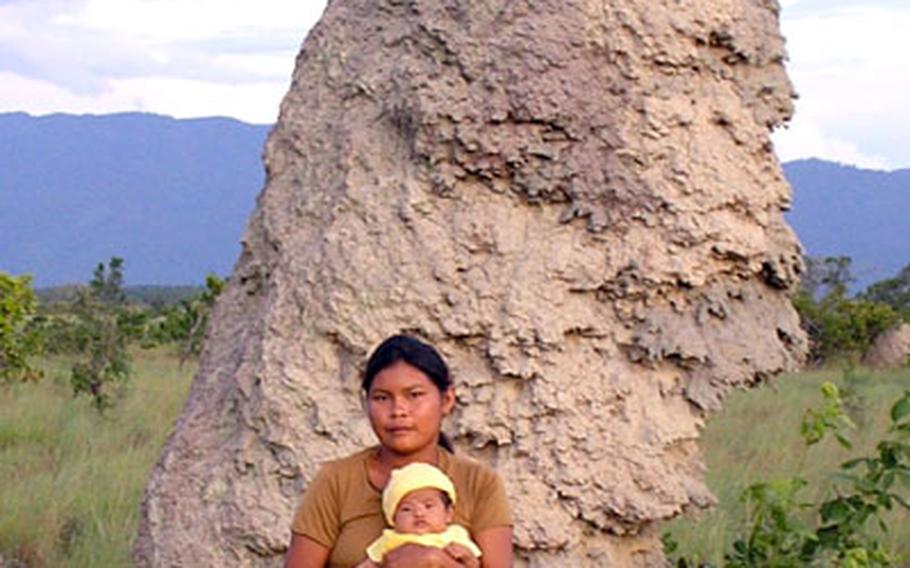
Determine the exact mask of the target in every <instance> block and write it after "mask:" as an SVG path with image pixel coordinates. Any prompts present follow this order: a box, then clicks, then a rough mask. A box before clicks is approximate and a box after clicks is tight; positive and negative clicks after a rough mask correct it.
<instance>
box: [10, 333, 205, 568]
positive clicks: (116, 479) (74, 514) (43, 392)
mask: <svg viewBox="0 0 910 568" xmlns="http://www.w3.org/2000/svg"><path fill="white" fill-rule="evenodd" d="M69 365H70V361H68V360H67V359H65V358H51V359H48V360H46V361H45V362H44V363H43V367H44V370H45V373H46V376H45V378H44V380H43V381H42V382H41V383H38V384H23V385H15V386H12V387H3V388H0V479H2V480H3V481H2V483H0V554H3V556H5V557H6V558H7V559H8V560H9V559H17V560H19V561H21V562H23V563H25V564H26V565H28V566H72V567H76V566H80V567H81V566H84V567H97V566H104V567H116V566H129V565H130V562H129V550H130V545H131V541H132V539H133V536H134V534H135V531H136V527H137V522H138V505H139V501H140V499H141V493H142V488H143V486H144V484H145V481H146V479H147V477H148V474H149V471H150V469H151V466H152V464H153V463H154V461H155V459H157V456H158V454H159V452H160V450H161V446H162V444H163V442H164V439H165V437H166V436H167V434H168V432H169V430H170V427H171V425H172V424H173V422H174V419H175V417H176V416H177V414H178V413H179V411H180V407H181V405H182V404H183V401H184V399H185V398H186V394H187V390H188V386H189V382H190V380H189V379H190V377H191V374H192V372H193V369H191V368H189V366H187V367H185V368H184V369H182V370H180V369H178V365H177V361H176V357H174V356H172V355H169V354H168V353H166V352H165V351H163V350H161V351H137V352H136V353H134V370H135V375H134V378H133V380H132V382H131V383H130V384H129V385H128V386H127V387H126V388H125V389H124V390H123V391H122V392H121V393H119V395H120V398H119V399H118V400H117V401H116V404H115V406H114V408H113V409H112V410H110V411H108V412H107V413H105V414H104V415H99V414H98V413H97V412H96V411H95V410H94V408H93V407H92V406H91V404H90V401H89V400H88V398H87V397H81V398H73V395H72V391H71V389H70V386H69Z"/></svg>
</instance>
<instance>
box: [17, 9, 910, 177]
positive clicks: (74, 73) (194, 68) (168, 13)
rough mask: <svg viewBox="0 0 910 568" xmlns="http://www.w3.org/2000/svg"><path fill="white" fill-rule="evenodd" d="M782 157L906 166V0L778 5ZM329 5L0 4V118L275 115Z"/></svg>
mask: <svg viewBox="0 0 910 568" xmlns="http://www.w3.org/2000/svg"><path fill="white" fill-rule="evenodd" d="M780 2H781V5H782V17H781V20H782V21H781V27H782V30H783V33H784V35H785V37H786V38H787V51H788V55H789V61H788V62H787V67H788V71H789V73H790V77H791V80H792V81H793V83H794V85H795V86H796V90H797V92H798V93H799V99H798V100H797V102H796V116H795V118H794V119H793V121H792V122H791V123H790V124H789V125H788V127H786V128H782V129H780V130H779V131H778V132H776V133H775V135H774V142H775V148H776V150H777V152H778V155H779V156H780V157H781V159H782V160H784V161H788V160H793V159H798V158H807V157H819V158H824V159H828V160H833V161H838V162H842V163H847V164H853V165H856V166H860V167H865V168H873V169H886V170H891V169H898V168H910V136H906V135H905V134H906V133H907V132H908V131H910V105H908V104H906V100H907V98H908V96H907V93H910V57H908V55H907V54H910V0H780ZM324 7H325V0H257V1H256V2H229V1H226V0H0V112H13V111H24V112H28V113H29V114H33V115H43V114H49V113H53V112H68V113H77V114H104V113H111V112H121V111H134V110H138V111H146V112H154V113H159V114H165V115H170V116H174V117H178V118H188V117H199V116H231V117H235V118H238V119H240V120H244V121H247V122H254V123H259V124H268V123H271V122H273V121H274V120H275V119H276V118H277V115H278V105H279V103H280V101H281V98H282V97H283V96H284V93H285V92H286V90H287V88H288V86H289V84H290V77H291V72H292V71H293V66H294V58H295V55H296V54H297V51H298V50H299V48H300V45H301V43H302V41H303V39H304V38H305V37H306V33H307V31H308V30H309V29H310V27H311V26H312V25H313V24H314V23H315V22H316V21H317V20H318V18H319V17H320V15H321V14H322V11H323V9H324Z"/></svg>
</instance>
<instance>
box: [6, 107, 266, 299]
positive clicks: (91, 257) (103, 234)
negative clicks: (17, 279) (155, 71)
mask: <svg viewBox="0 0 910 568" xmlns="http://www.w3.org/2000/svg"><path fill="white" fill-rule="evenodd" d="M269 128H270V127H269V126H254V125H250V124H244V123H242V122H239V121H236V120H233V119H226V118H206V119H195V120H175V119H173V118H167V117H163V116H156V115H150V114H139V113H126V114H113V115H101V116H73V115H65V114H55V115H50V116H43V117H32V116H29V115H26V114H23V113H12V114H0V270H4V271H7V272H11V273H14V274H19V273H23V272H29V273H32V274H33V275H34V277H35V283H36V285H38V286H53V285H60V284H66V283H73V282H86V281H87V280H89V278H90V277H91V273H92V269H93V268H94V267H95V265H96V264H97V263H98V262H99V261H106V260H107V259H108V258H110V257H111V256H114V255H116V256H121V257H123V258H124V259H125V275H126V281H127V282H128V283H132V284H200V283H202V281H203V280H204V278H205V275H206V274H207V273H209V272H214V273H217V274H219V275H222V276H225V275H227V274H228V273H229V272H230V271H231V269H232V268H233V264H234V262H235V260H236V258H237V256H238V254H239V252H240V246H239V242H240V237H241V235H242V232H243V229H244V226H245V222H246V219H247V217H248V216H249V213H250V211H252V209H253V205H254V201H255V197H256V195H257V194H258V193H259V191H260V190H261V188H262V185H263V181H264V174H263V167H262V163H261V159H260V156H261V153H262V147H263V143H264V141H265V137H266V135H267V133H268V130H269Z"/></svg>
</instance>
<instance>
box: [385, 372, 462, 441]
mask: <svg viewBox="0 0 910 568" xmlns="http://www.w3.org/2000/svg"><path fill="white" fill-rule="evenodd" d="M454 405H455V394H454V393H453V392H452V389H448V390H447V391H445V392H444V393H440V392H439V389H438V388H436V385H435V384H433V381H431V380H430V379H429V377H427V376H426V375H425V374H424V373H423V372H422V371H420V370H419V369H417V368H416V367H412V366H411V365H409V364H407V363H405V362H404V361H398V362H396V363H393V364H392V365H390V366H388V367H386V368H385V369H383V370H382V371H380V372H379V373H377V374H376V376H375V377H374V378H373V384H372V385H371V386H370V392H369V393H367V412H368V414H369V416H370V425H371V426H372V427H373V431H374V432H375V433H376V436H377V437H378V438H379V442H380V443H381V444H382V445H383V446H384V447H385V448H387V449H389V450H391V451H393V452H395V453H396V454H401V455H408V454H413V453H416V452H419V451H421V450H423V449H425V448H427V447H428V446H431V445H432V446H435V445H436V444H437V440H438V437H439V428H440V425H441V423H442V418H443V416H445V415H447V414H448V413H449V412H451V410H452V407H453V406H454Z"/></svg>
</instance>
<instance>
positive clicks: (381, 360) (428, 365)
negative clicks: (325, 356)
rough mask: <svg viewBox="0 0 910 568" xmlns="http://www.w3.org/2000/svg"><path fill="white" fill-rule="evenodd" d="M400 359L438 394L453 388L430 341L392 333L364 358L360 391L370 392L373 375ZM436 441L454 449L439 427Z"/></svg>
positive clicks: (440, 357)
mask: <svg viewBox="0 0 910 568" xmlns="http://www.w3.org/2000/svg"><path fill="white" fill-rule="evenodd" d="M399 361H404V362H405V363H407V364H408V365H410V366H412V367H414V368H415V369H418V370H419V371H420V372H422V373H423V374H424V375H426V376H427V378H428V379H430V381H432V382H433V384H434V385H436V388H437V389H439V393H440V394H443V393H445V392H446V391H447V390H449V389H450V388H452V379H451V377H450V376H449V367H448V365H446V362H445V360H444V359H443V358H442V356H441V355H440V354H439V352H438V351H436V349H434V348H433V346H432V345H429V344H427V343H424V342H423V341H420V340H419V339H415V338H413V337H411V336H409V335H393V336H392V337H389V338H388V339H386V340H385V341H383V342H382V343H381V344H380V345H379V347H377V348H376V350H375V351H373V354H372V355H370V358H369V359H368V360H367V368H366V370H365V371H364V373H363V382H362V383H361V387H362V388H363V391H364V392H365V393H366V394H369V393H370V387H372V386H373V379H375V378H376V375H378V374H379V372H380V371H382V370H383V369H386V368H388V367H391V366H392V365H394V364H395V363H398V362H399ZM439 445H440V446H442V447H443V448H445V449H447V450H449V451H450V452H454V451H455V449H454V448H453V447H452V442H451V441H450V440H449V438H448V437H447V436H446V435H445V434H443V433H442V432H441V431H440V432H439Z"/></svg>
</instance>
